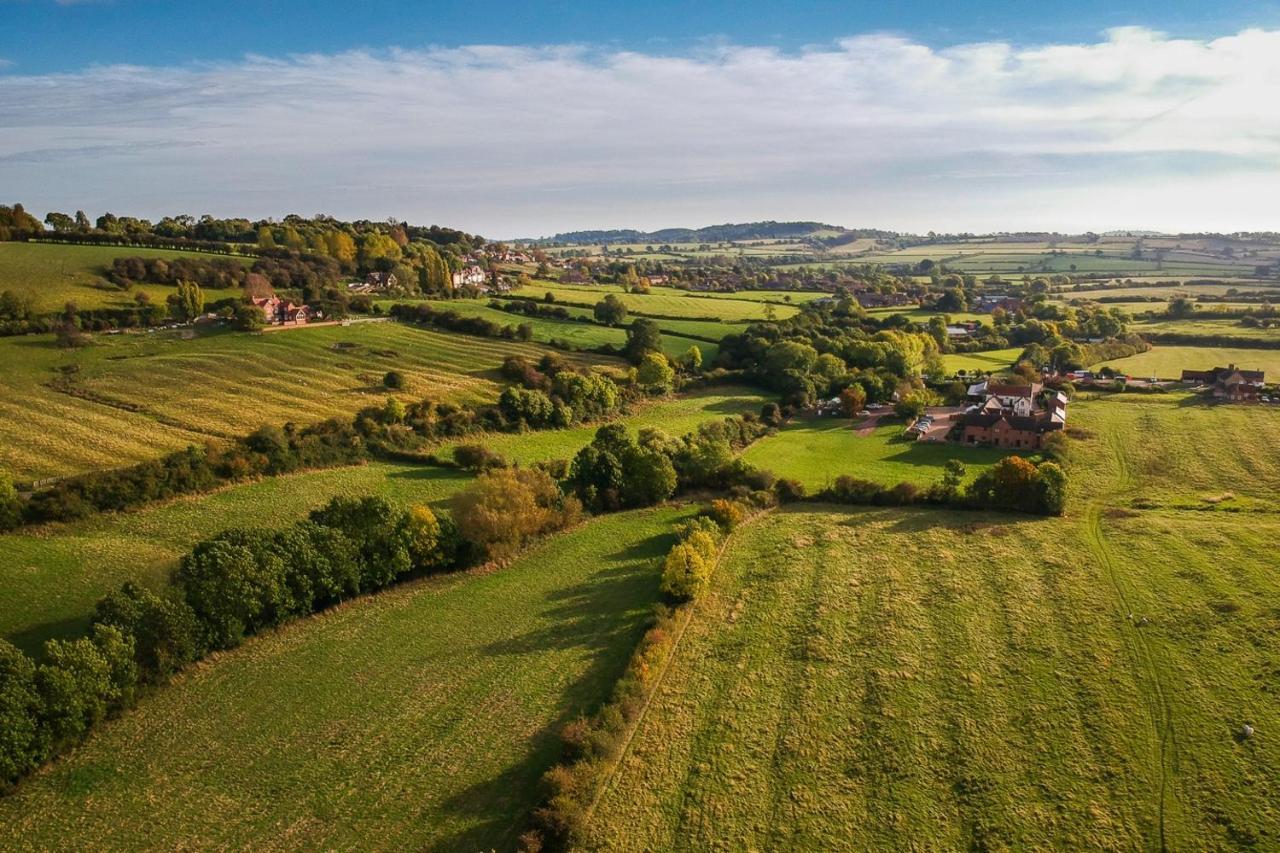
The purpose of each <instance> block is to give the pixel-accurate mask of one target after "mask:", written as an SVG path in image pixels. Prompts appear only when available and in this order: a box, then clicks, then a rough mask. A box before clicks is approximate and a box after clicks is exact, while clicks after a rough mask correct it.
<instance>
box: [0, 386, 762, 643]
mask: <svg viewBox="0 0 1280 853" xmlns="http://www.w3.org/2000/svg"><path fill="white" fill-rule="evenodd" d="M766 399H767V398H766V397H764V396H763V395H761V394H759V393H758V392H756V391H753V390H751V389H747V388H737V387H730V388H715V389H708V390H705V391H702V392H698V393H695V394H691V395H689V396H686V397H679V398H673V399H669V400H660V401H655V402H652V403H650V404H648V405H645V406H642V407H639V408H638V410H637V411H636V412H634V413H633V414H630V415H626V416H624V417H623V418H621V419H620V420H621V421H622V422H623V423H626V424H627V425H628V426H629V427H631V428H632V429H640V428H642V427H646V426H659V427H661V428H662V429H664V430H666V431H667V432H669V433H671V434H673V435H680V434H683V433H685V432H689V431H691V430H693V429H695V428H696V427H697V426H698V424H700V423H702V422H704V421H707V420H714V419H716V418H720V417H725V416H727V415H732V414H738V413H740V412H744V411H758V410H759V408H760V406H761V404H762V403H763V402H764V401H765V400H766ZM596 428H597V427H596V426H595V425H591V426H584V427H578V428H575V429H569V430H547V431H542V432H530V433H525V434H523V435H511V434H496V435H486V436H476V437H474V438H472V439H470V441H472V442H480V443H483V444H484V445H485V446H486V447H489V448H491V449H493V450H496V451H497V452H499V453H501V454H503V455H504V456H506V457H508V458H509V459H512V460H513V461H517V462H520V463H521V464H523V465H529V464H532V463H533V462H536V461H538V460H541V459H554V458H561V459H569V458H572V456H573V454H574V453H576V452H577V451H578V450H579V449H580V448H581V447H583V446H584V445H586V444H588V443H590V441H591V438H592V436H594V435H595V431H596ZM438 452H441V454H442V455H446V454H447V453H448V451H447V450H444V451H438ZM469 481H470V477H469V476H468V475H465V474H463V473H462V472H458V471H453V470H449V469H441V468H426V467H418V466H413V465H399V464H385V463H372V464H369V465H364V466H359V467H352V468H338V469H332V470H326V471H312V472H308V473H304V474H297V475H292V476H287V477H274V478H267V479H264V480H261V481H259V482H255V483H246V484H243V485H239V486H232V487H229V488H226V489H223V490H222V491H219V492H216V493H214V494H211V495H201V496H192V497H186V498H180V499H177V500H174V501H171V502H168V503H165V504H161V505H155V506H151V507H146V508H144V509H140V510H138V511H136V512H129V513H123V514H117V515H102V516H97V517H94V518H91V519H88V520H85V521H82V522H76V523H71V524H57V525H47V526H45V527H43V528H40V529H39V530H36V531H24V532H22V533H10V534H0V588H4V589H5V590H6V592H7V593H8V594H7V595H6V596H5V598H4V599H3V600H2V601H0V637H4V638H5V639H8V640H10V641H12V642H16V643H17V644H18V645H20V646H21V647H22V648H24V649H25V650H27V651H29V652H33V653H34V652H36V651H38V650H39V649H40V647H41V645H42V644H43V642H44V641H45V640H46V639H48V638H50V637H55V636H74V635H78V634H80V633H82V632H83V630H84V628H85V622H86V619H87V617H88V614H89V611H90V609H91V608H92V607H93V604H94V602H95V601H97V600H98V598H100V597H101V596H102V595H104V594H105V593H107V592H108V591H110V590H112V589H115V588H116V587H118V586H119V585H120V584H121V583H123V582H124V581H125V580H130V579H132V580H138V581H141V582H143V583H146V584H149V585H152V586H159V585H161V584H163V583H164V581H165V579H166V578H167V576H168V573H169V570H170V569H171V568H172V567H173V565H174V562H175V561H176V560H177V558H178V557H179V556H180V555H181V554H182V553H183V552H184V551H186V550H187V549H188V548H190V547H191V545H192V544H194V543H195V542H196V541H198V540H199V539H202V538H205V537H207V536H211V535H213V534H214V533H217V532H219V531H221V530H224V529H226V528H228V527H241V526H249V527H264V528H280V527H283V526H284V525H286V524H289V523H292V522H293V521H295V520H297V519H299V518H301V517H303V516H304V515H306V513H307V512H308V511H310V510H311V509H313V508H315V507H317V506H319V505H321V504H323V503H325V502H326V501H328V500H329V499H330V498H332V497H333V496H334V495H353V494H355V495H360V494H378V495H382V496H383V497H386V498H387V499H389V500H391V501H393V502H395V503H397V504H400V505H408V504H412V503H440V502H442V501H443V500H445V499H446V498H448V497H449V496H450V495H452V494H453V493H454V492H455V491H456V490H457V489H459V488H461V487H462V486H463V485H465V484H466V483H468V482H469Z"/></svg>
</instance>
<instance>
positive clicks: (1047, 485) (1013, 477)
mask: <svg viewBox="0 0 1280 853" xmlns="http://www.w3.org/2000/svg"><path fill="white" fill-rule="evenodd" d="M965 473H966V472H965V467H964V463H962V462H960V461H959V460H958V459H952V460H949V461H948V462H947V464H946V466H945V467H944V470H943V475H942V478H941V480H939V481H938V482H937V483H934V484H933V485H931V486H928V487H926V488H921V487H919V486H917V485H916V484H914V483H907V482H903V483H899V484H897V485H896V486H885V485H882V484H880V483H876V482H873V481H871V480H863V479H859V478H857V477H854V476H850V475H842V476H840V477H837V478H836V480H835V482H834V483H832V484H831V485H830V486H829V487H828V488H827V489H825V490H824V491H823V492H822V493H820V494H819V495H818V498H819V499H820V500H826V501H831V502H832V503H842V504H862V505H872V506H910V505H913V504H935V505H943V506H954V507H960V508H965V509H998V510H1005V511H1007V512H1025V513H1032V514H1038V515H1061V514H1062V513H1063V511H1064V510H1065V508H1066V500H1067V475H1066V472H1065V471H1063V469H1062V467H1061V466H1060V465H1058V464H1057V463H1056V462H1041V463H1040V464H1039V465H1036V464H1033V463H1032V462H1030V461H1028V460H1026V459H1024V458H1022V457H1021V456H1006V457H1005V458H1004V459H1001V460H1000V461H999V462H997V463H996V464H995V465H994V466H992V467H991V468H990V469H988V470H986V471H984V472H982V473H981V474H979V475H978V476H977V477H976V478H974V480H973V482H971V483H970V484H969V485H968V486H967V487H962V484H963V483H964V479H965Z"/></svg>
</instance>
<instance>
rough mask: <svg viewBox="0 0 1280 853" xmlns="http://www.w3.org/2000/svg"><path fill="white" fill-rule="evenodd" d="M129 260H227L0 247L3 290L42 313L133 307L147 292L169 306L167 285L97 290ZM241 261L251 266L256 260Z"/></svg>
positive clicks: (213, 294) (119, 250)
mask: <svg viewBox="0 0 1280 853" xmlns="http://www.w3.org/2000/svg"><path fill="white" fill-rule="evenodd" d="M129 257H141V258H177V257H198V258H204V259H210V258H217V257H225V256H223V255H210V254H205V253H199V252H175V251H172V250H169V249H138V248H132V247H127V246H126V247H120V246H66V245H60V244H56V243H45V244H40V243H0V291H4V290H12V291H13V292H14V293H17V294H19V295H22V296H26V297H29V298H30V299H31V301H32V307H34V308H35V310H36V311H37V312H40V313H47V312H51V311H58V310H61V309H62V307H63V306H64V305H65V304H66V303H68V302H74V303H76V305H78V306H79V307H80V308H111V307H120V306H126V305H132V304H133V301H134V296H135V295H136V294H137V293H139V292H145V293H147V294H148V295H149V296H150V297H151V299H152V301H154V302H158V303H160V304H164V300H165V298H166V297H167V296H168V295H169V294H171V293H173V288H171V287H165V286H164V285H157V284H143V285H137V286H135V287H134V288H133V289H132V290H130V291H128V292H124V291H120V290H117V289H115V288H114V287H108V288H100V287H95V286H94V285H95V284H96V283H98V282H99V281H101V280H102V276H104V275H105V274H106V272H107V269H108V268H109V267H110V266H111V262H112V261H113V260H114V259H116V258H129ZM238 260H241V261H243V262H244V263H246V264H248V263H251V262H252V261H253V258H240V259H238ZM206 295H207V297H208V298H209V299H210V300H213V299H220V298H222V296H223V295H233V294H232V293H231V291H226V292H225V293H224V292H222V291H210V292H209V293H208V294H206Z"/></svg>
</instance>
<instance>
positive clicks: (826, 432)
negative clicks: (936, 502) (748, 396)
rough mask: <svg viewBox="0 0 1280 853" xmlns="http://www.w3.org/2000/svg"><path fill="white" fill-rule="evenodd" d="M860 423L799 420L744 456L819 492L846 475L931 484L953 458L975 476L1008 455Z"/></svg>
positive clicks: (896, 425) (888, 482) (889, 482)
mask: <svg viewBox="0 0 1280 853" xmlns="http://www.w3.org/2000/svg"><path fill="white" fill-rule="evenodd" d="M856 425H857V424H856V423H855V422H853V421H849V420H848V419H846V418H804V419H798V420H795V421H792V422H791V423H789V424H787V425H786V426H784V427H783V428H782V429H781V430H779V431H778V433H777V434H776V435H772V436H767V437H765V438H762V439H760V440H759V441H757V442H756V443H755V444H753V445H751V447H749V448H747V450H746V452H745V453H743V454H742V458H743V459H745V460H746V461H747V462H750V463H751V464H753V465H756V466H757V467H760V468H768V469H769V470H771V471H773V473H775V474H777V475H778V476H779V477H792V478H795V479H797V480H799V481H800V482H802V483H804V485H805V488H807V489H808V490H809V491H810V492H816V491H818V490H819V489H821V488H823V487H825V486H827V485H830V484H831V483H832V482H833V481H834V480H835V479H836V477H839V476H841V475H842V474H848V475H850V476H853V477H858V478H860V479H863V480H874V481H876V482H878V483H884V484H886V485H895V484H897V483H901V482H908V483H915V484H916V485H919V486H927V485H930V484H932V483H936V482H937V481H938V480H940V479H942V467H943V466H944V465H945V464H946V463H947V460H948V459H959V460H960V461H961V462H963V463H964V464H965V467H966V468H967V469H968V475H969V477H970V478H973V477H976V476H977V475H978V474H979V473H981V472H982V471H983V470H984V469H986V468H988V467H990V466H991V465H994V464H995V463H996V462H998V461H999V460H1000V459H1002V458H1003V457H1004V456H1007V455H1008V451H1004V450H996V449H992V448H982V447H960V446H958V445H954V444H944V443H932V442H923V441H907V440H904V439H902V438H901V435H902V431H903V429H904V426H905V425H904V424H903V423H902V422H900V421H898V422H894V423H889V424H883V425H881V426H878V427H876V428H875V429H874V431H873V432H872V433H871V434H870V435H859V434H858V433H857V432H856V431H855V427H856Z"/></svg>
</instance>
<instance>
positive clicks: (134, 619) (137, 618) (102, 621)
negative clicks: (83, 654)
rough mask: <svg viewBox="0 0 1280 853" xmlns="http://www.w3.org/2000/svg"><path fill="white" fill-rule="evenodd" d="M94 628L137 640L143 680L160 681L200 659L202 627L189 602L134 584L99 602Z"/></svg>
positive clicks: (140, 672)
mask: <svg viewBox="0 0 1280 853" xmlns="http://www.w3.org/2000/svg"><path fill="white" fill-rule="evenodd" d="M93 623H94V625H103V626H111V627H114V628H117V629H119V630H120V631H121V632H122V633H124V634H126V635H128V636H131V637H133V641H134V660H135V661H136V662H137V665H138V671H139V679H140V680H141V681H144V682H151V683H155V682H160V681H164V680H165V679H167V678H168V677H169V676H170V675H172V674H173V673H175V672H177V671H178V670H180V669H182V667H184V666H186V665H187V664H188V663H191V662H192V661H194V660H197V659H198V658H200V657H201V656H202V654H203V651H202V649H201V647H200V628H199V625H198V623H197V622H196V614H195V611H193V610H192V609H191V607H190V606H189V605H187V603H186V602H185V601H182V600H180V599H175V598H170V597H166V596H160V595H157V594H156V593H154V592H151V591H150V590H148V589H145V588H143V587H139V586H137V585H136V584H134V583H133V582H131V581H130V582H126V583H125V584H124V586H122V587H121V588H120V589H119V590H118V591H116V592H113V593H110V594H109V595H107V596H106V597H105V598H102V599H100V600H99V601H98V603H97V605H96V606H95V607H94V612H93Z"/></svg>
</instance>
